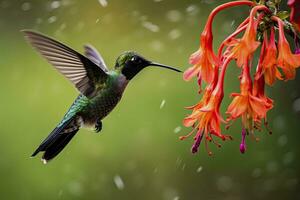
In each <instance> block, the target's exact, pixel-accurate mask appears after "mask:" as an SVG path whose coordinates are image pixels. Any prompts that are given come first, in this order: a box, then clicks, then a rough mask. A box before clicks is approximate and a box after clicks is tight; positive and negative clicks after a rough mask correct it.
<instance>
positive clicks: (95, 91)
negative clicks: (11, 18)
mask: <svg viewBox="0 0 300 200" xmlns="http://www.w3.org/2000/svg"><path fill="white" fill-rule="evenodd" d="M22 32H23V33H24V35H25V38H26V40H27V41H28V42H29V43H30V44H31V45H32V46H33V47H34V48H35V49H36V50H37V51H38V52H39V53H40V54H41V55H42V56H43V57H44V58H45V59H46V60H47V61H48V62H49V63H50V64H51V65H53V66H54V68H55V69H56V70H57V71H58V72H60V73H61V74H62V75H63V76H64V77H66V78H67V79H68V80H69V81H70V82H71V83H73V85H74V86H75V87H76V88H77V90H78V91H79V93H80V94H79V95H78V97H77V98H76V99H75V101H74V103H73V104H72V105H71V107H70V108H69V110H68V111H67V112H66V114H65V115H64V117H63V118H62V120H61V121H60V123H58V125H57V126H56V127H55V128H54V129H53V131H52V132H51V133H50V134H49V135H48V137H46V139H44V140H43V142H42V143H41V144H40V145H39V146H38V148H37V149H36V150H35V151H34V152H33V154H32V157H34V156H36V155H37V154H38V153H39V152H43V156H42V162H43V163H44V164H46V163H47V162H48V161H49V160H51V159H53V158H54V157H56V156H57V155H58V154H59V153H60V152H61V151H62V150H63V149H64V148H65V146H66V145H67V144H68V143H69V142H70V141H71V139H72V138H73V137H74V136H75V134H76V133H77V132H78V131H79V129H81V128H89V129H93V130H94V131H95V132H96V133H98V132H100V131H101V129H102V120H103V119H104V118H105V117H106V116H107V115H108V114H109V113H110V112H111V111H112V110H113V109H114V108H115V107H116V105H117V104H118V103H119V102H120V100H121V97H122V95H123V92H124V90H125V88H126V86H127V84H128V83H129V82H130V80H131V79H133V78H134V77H135V76H136V75H137V74H138V73H139V72H140V71H141V70H143V69H144V68H146V67H148V66H156V67H161V68H166V69H170V70H173V71H176V72H181V71H180V70H178V69H176V68H173V67H171V66H167V65H163V64H159V63H156V62H152V61H149V60H147V59H146V58H144V57H143V56H141V55H139V54H138V53H136V52H134V51H126V52H124V53H122V54H121V55H120V56H119V57H118V58H117V59H116V63H115V66H114V69H112V70H109V69H108V68H107V66H106V64H105V62H104V60H103V58H102V56H101V54H100V53H99V52H98V51H97V50H96V49H95V48H94V47H93V46H91V45H84V50H85V52H84V55H82V54H80V53H78V52H77V51H75V50H73V49H72V48H70V47H68V46H66V45H65V44H63V43H61V42H59V41H57V40H55V39H52V38H50V37H48V36H46V35H43V34H41V33H38V32H35V31H31V30H23V31H22Z"/></svg>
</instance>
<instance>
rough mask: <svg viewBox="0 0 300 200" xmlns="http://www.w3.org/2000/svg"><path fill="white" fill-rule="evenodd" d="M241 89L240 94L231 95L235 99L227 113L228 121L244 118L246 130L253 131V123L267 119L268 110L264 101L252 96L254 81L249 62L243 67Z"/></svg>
mask: <svg viewBox="0 0 300 200" xmlns="http://www.w3.org/2000/svg"><path fill="white" fill-rule="evenodd" d="M240 88H241V93H240V94H237V93H234V94H232V95H231V96H233V97H234V99H233V101H232V102H231V104H230V105H229V107H228V109H227V112H226V113H227V114H229V117H228V119H227V121H230V120H234V119H237V118H239V117H242V123H243V126H244V128H246V129H248V130H252V129H253V126H254V124H253V123H255V122H257V121H260V119H263V118H265V117H266V112H267V108H266V106H265V101H264V100H263V99H260V98H259V97H256V96H254V95H252V80H251V77H250V68H249V64H248V62H246V65H245V66H244V67H243V72H242V77H241V85H240Z"/></svg>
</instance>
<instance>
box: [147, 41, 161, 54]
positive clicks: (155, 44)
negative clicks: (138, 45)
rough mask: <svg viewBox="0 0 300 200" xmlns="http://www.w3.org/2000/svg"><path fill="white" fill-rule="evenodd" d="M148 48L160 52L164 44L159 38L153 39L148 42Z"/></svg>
mask: <svg viewBox="0 0 300 200" xmlns="http://www.w3.org/2000/svg"><path fill="white" fill-rule="evenodd" d="M150 48H151V49H153V50H154V51H157V52H162V51H163V50H164V44H163V43H162V42H161V41H159V40H155V41H153V42H151V43H150Z"/></svg>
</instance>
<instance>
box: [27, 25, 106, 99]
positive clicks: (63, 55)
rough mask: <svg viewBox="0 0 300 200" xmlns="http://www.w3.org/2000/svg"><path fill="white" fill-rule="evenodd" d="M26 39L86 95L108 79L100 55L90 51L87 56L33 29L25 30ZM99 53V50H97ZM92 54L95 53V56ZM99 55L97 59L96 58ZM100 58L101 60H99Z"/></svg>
mask: <svg viewBox="0 0 300 200" xmlns="http://www.w3.org/2000/svg"><path fill="white" fill-rule="evenodd" d="M23 32H24V34H25V37H26V39H27V40H28V41H29V42H30V44H31V45H32V46H33V47H34V48H35V49H36V50H37V51H38V52H39V53H40V54H41V55H43V56H44V57H45V58H46V60H47V61H48V62H49V63H51V64H52V65H53V66H54V67H55V68H56V69H57V70H58V71H59V72H60V73H61V74H63V75H64V76H65V77H66V78H68V79H69V80H70V81H71V82H72V83H73V84H74V85H75V86H76V88H77V89H78V90H79V91H80V92H81V93H82V94H83V95H85V96H87V97H90V96H92V95H93V92H94V90H95V86H96V84H97V83H99V82H100V83H101V82H103V81H105V80H106V78H107V76H108V74H107V71H108V70H104V69H107V68H106V67H105V68H104V69H103V66H105V63H104V61H103V59H102V57H101V56H100V58H101V59H100V58H99V57H97V56H98V55H97V54H95V53H93V52H90V53H89V54H88V55H87V57H85V56H83V55H81V54H80V53H78V52H76V51H75V50H73V49H71V48H70V47H67V46H66V45H64V44H62V43H60V42H58V41H56V40H54V39H52V38H49V37H47V36H45V35H42V34H40V33H37V32H33V31H27V30H25V31H23ZM96 53H97V51H96ZM91 54H95V55H94V57H93V56H91ZM96 57H97V59H96ZM99 59H100V60H99Z"/></svg>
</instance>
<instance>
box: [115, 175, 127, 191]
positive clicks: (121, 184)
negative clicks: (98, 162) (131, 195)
mask: <svg viewBox="0 0 300 200" xmlns="http://www.w3.org/2000/svg"><path fill="white" fill-rule="evenodd" d="M114 183H115V185H116V187H117V188H118V189H119V190H123V189H124V187H125V185H124V182H123V180H122V178H121V177H120V176H119V175H115V177H114Z"/></svg>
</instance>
